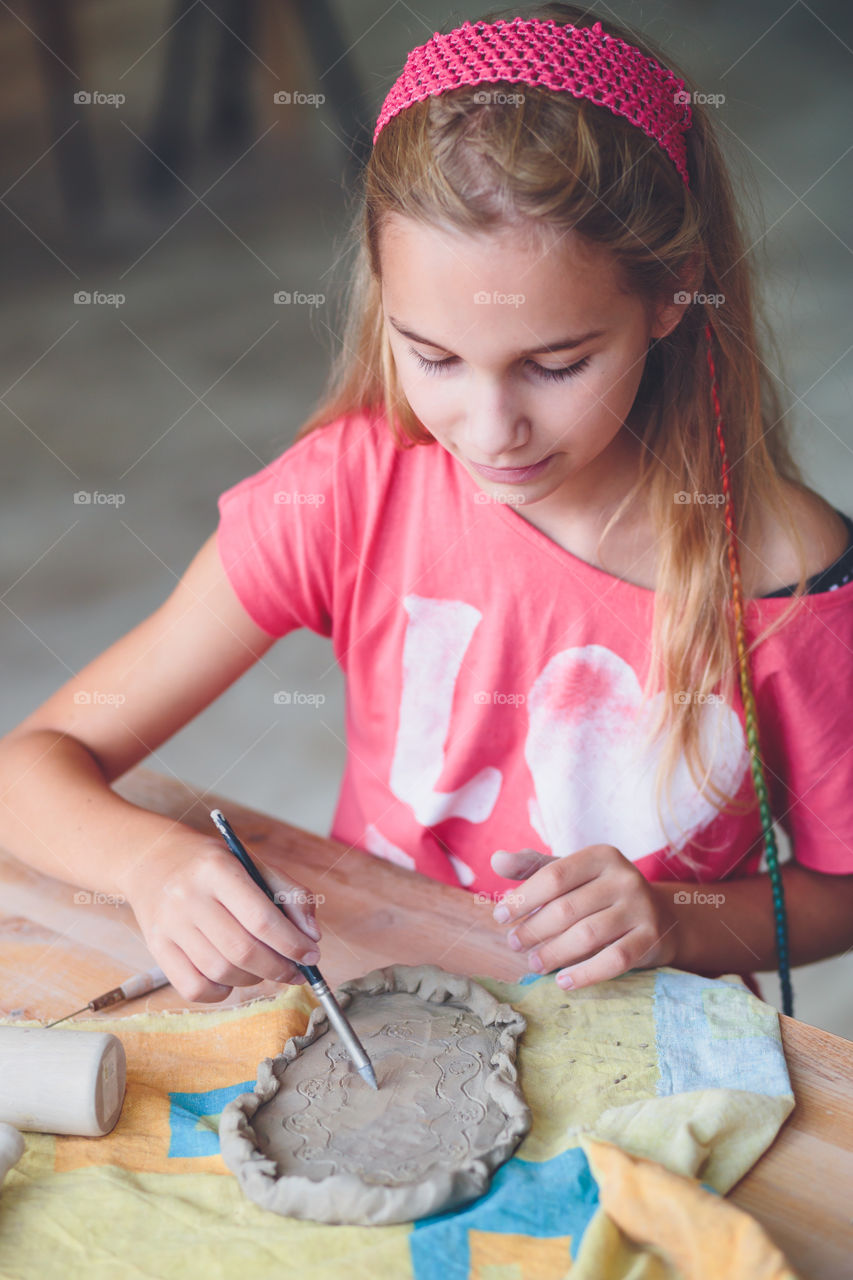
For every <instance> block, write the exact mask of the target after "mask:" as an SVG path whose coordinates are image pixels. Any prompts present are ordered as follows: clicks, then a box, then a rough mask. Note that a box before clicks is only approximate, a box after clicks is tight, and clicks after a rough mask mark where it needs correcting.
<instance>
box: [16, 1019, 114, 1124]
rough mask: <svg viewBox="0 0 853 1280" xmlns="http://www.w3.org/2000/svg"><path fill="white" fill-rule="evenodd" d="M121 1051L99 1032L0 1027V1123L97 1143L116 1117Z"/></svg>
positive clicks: (112, 1041)
mask: <svg viewBox="0 0 853 1280" xmlns="http://www.w3.org/2000/svg"><path fill="white" fill-rule="evenodd" d="M126 1078H127V1061H126V1058H125V1053H124V1045H123V1044H122V1042H121V1041H120V1040H119V1039H118V1037H117V1036H114V1035H110V1034H109V1033H107V1032H104V1031H71V1030H65V1031H54V1030H50V1031H48V1030H47V1029H46V1028H44V1027H10V1026H0V1121H5V1122H6V1123H7V1124H11V1125H14V1126H15V1128H16V1129H24V1130H29V1131H31V1132H35V1133H73V1134H77V1135H79V1136H80V1137H84V1138H99V1137H102V1136H103V1135H104V1134H105V1133H109V1132H110V1130H111V1129H113V1128H114V1127H115V1123H116V1121H117V1120H118V1118H119V1115H120V1114H121V1108H122V1103H123V1102H124V1091H125V1083H126Z"/></svg>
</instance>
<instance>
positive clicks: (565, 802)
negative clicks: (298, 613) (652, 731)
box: [376, 595, 749, 862]
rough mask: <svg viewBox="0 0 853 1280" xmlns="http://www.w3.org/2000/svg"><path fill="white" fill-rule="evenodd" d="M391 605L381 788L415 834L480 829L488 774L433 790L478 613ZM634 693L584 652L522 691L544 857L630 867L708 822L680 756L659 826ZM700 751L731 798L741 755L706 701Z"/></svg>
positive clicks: (597, 651) (623, 672) (744, 756)
mask: <svg viewBox="0 0 853 1280" xmlns="http://www.w3.org/2000/svg"><path fill="white" fill-rule="evenodd" d="M403 604H404V606H405V608H406V611H407V613H408V615H409V621H408V623H407V627H406V637H405V641H404V645H403V672H402V692H401V697H400V718H399V723H398V729H397V741H396V743H395V749H394V758H393V761H392V765H391V776H390V780H389V781H390V786H391V791H392V792H393V794H394V795H395V796H396V797H397V799H399V800H402V801H403V802H404V803H406V804H408V805H410V806H411V808H412V811H413V813H414V815H415V817H416V819H417V821H418V822H419V823H420V824H421V825H422V826H424V827H429V826H434V825H436V824H437V823H439V822H442V821H444V820H445V819H446V818H452V817H458V818H465V819H466V820H467V821H468V822H485V821H486V820H487V819H488V818H489V817H490V816H491V814H492V812H493V810H494V807H495V804H496V803H497V799H498V795H499V793H500V788H501V783H502V781H503V775H502V773H501V771H500V770H499V769H495V768H492V767H487V768H484V769H481V770H480V772H479V773H477V774H476V775H475V776H474V777H473V778H472V779H471V780H470V781H469V782H467V783H465V784H464V785H463V786H461V787H459V788H457V790H456V791H452V792H439V791H436V790H435V784H436V782H437V781H438V779H439V777H440V776H441V772H442V770H443V768H444V762H445V744H446V743H447V741H448V739H449V736H450V731H451V724H450V721H451V713H452V706H453V695H454V691H455V688H456V682H457V679H458V676H459V671H460V669H461V666H462V660H463V658H464V656H465V653H466V651H467V649H468V646H469V645H470V643H471V637H472V636H473V634H474V631H475V630H476V627H477V625H478V623H479V622H480V621H481V619H482V614H481V613H480V611H479V610H478V609H476V608H474V606H473V605H469V604H466V603H465V602H464V601H462V600H431V599H427V598H424V597H422V596H416V595H409V596H406V597H405V598H404V600H403ZM641 693H642V690H641V688H640V683H639V681H638V679H637V677H636V674H635V672H634V670H633V668H632V667H631V666H629V664H628V663H627V662H625V661H624V659H622V658H620V657H619V656H618V655H617V654H615V653H613V652H612V651H611V650H610V649H608V648H606V647H605V646H603V645H596V644H592V645H585V646H582V647H578V648H573V649H564V650H563V651H562V652H560V653H557V654H556V655H555V656H554V657H553V658H551V660H550V661H549V662H548V663H547V665H546V666H545V668H544V670H543V671H542V672H541V673H540V675H539V676H538V677H537V679H536V680H535V681H534V682H533V685H532V687H531V689H530V693H529V695H528V697H527V710H528V713H529V726H528V733H527V739H526V742H525V749H524V754H525V759H526V761H527V765H528V768H529V769H530V773H531V776H532V778H533V786H534V791H535V798H534V797H531V798H530V801H529V816H530V822H531V826H532V827H533V829H534V830H535V831H536V834H537V835H538V836H539V838H540V839H541V840H542V841H543V842H544V844H545V846H546V848H548V849H550V851H551V852H552V853H553V854H555V855H557V856H560V855H565V854H568V853H573V852H574V851H575V850H576V849H581V848H584V847H585V846H586V845H589V844H594V843H595V844H599V843H606V844H612V845H615V847H616V848H617V849H619V850H620V851H621V852H622V853H623V854H624V856H625V857H626V858H628V859H629V860H630V861H632V862H636V861H637V860H638V859H640V858H643V857H646V856H647V855H649V854H651V853H655V852H656V851H657V850H659V849H663V848H665V847H667V846H671V847H672V848H673V849H676V850H677V849H681V848H683V847H684V845H685V844H686V843H687V842H688V841H689V840H690V838H691V837H692V836H693V835H694V834H695V833H697V832H698V831H700V830H702V829H703V828H704V827H705V826H707V825H708V824H709V823H710V822H711V821H712V820H713V818H714V817H715V816H716V814H717V809H716V807H715V806H714V805H713V803H712V801H711V799H710V798H708V797H707V796H703V795H700V793H699V792H698V791H697V789H696V786H695V784H694V782H693V780H692V778H691V777H690V772H689V769H688V767H687V763H686V761H685V760H684V759H682V760H680V761H679V762H678V765H677V766H676V770H675V775H674V778H673V787H672V798H671V804H670V808H669V814H668V820H667V821H666V822H665V823H664V824H662V823H661V821H660V819H659V817H658V814H657V810H656V806H655V797H654V785H653V783H654V772H655V768H656V766H657V760H658V755H659V752H660V750H661V744H660V742H659V741H658V743H657V744H655V745H654V746H652V747H648V746H644V737H645V734H646V731H647V726H648V723H649V722H650V720H649V718H650V717H651V716H652V715H653V713H654V711H655V709H656V705H657V699H655V700H653V701H652V703H651V705H650V706H649V708H648V709H647V711H646V712H645V713H644V715H643V717H641V718H635V717H634V713H635V711H636V709H637V707H638V705H639V703H640V700H641ZM665 696H666V695H665V694H663V693H661V694H658V695H657V697H658V699H659V698H663V697H665ZM700 745H701V754H702V758H703V760H705V761H706V762H707V761H708V760H710V759H712V758H713V760H714V767H713V769H712V773H711V777H712V778H713V780H714V782H715V783H716V785H717V786H719V787H721V788H723V789H725V790H727V791H728V790H731V791H732V792H734V791H736V790H737V788H738V787H739V785H740V783H741V781H742V780H743V777H744V774H745V772H746V769H747V767H748V765H749V751H748V748H747V745H746V742H745V739H744V734H743V729H742V727H741V723H740V720H739V719H738V716H737V715H736V713H735V712H734V710H733V709H732V708H730V707H728V706H726V705H725V704H723V703H718V702H708V703H705V704H704V705H703V707H702V718H701V731H700ZM664 812H665V817H667V812H666V810H665V811H664ZM376 834H377V835H378V834H379V833H378V832H377V833H376Z"/></svg>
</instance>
